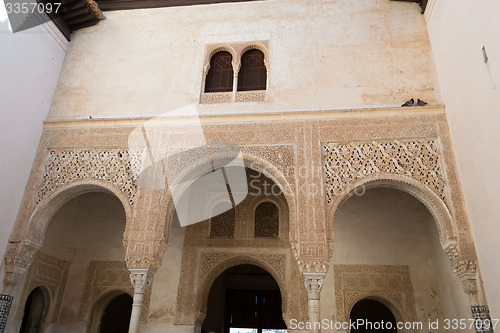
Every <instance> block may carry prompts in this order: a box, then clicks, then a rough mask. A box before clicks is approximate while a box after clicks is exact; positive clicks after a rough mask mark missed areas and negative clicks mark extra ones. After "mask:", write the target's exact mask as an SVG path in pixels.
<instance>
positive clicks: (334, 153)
mask: <svg viewBox="0 0 500 333" xmlns="http://www.w3.org/2000/svg"><path fill="white" fill-rule="evenodd" d="M323 154H324V161H323V164H324V168H325V176H326V188H325V189H326V198H327V203H328V204H330V203H331V202H332V201H334V199H335V197H336V196H338V195H340V194H341V193H342V192H343V191H344V190H345V189H346V187H347V185H349V184H351V183H354V182H355V181H357V180H359V179H362V178H364V177H367V176H369V175H373V174H376V173H379V172H380V173H393V174H398V175H402V176H407V177H410V178H413V179H415V180H417V181H419V182H420V183H422V184H423V185H425V186H427V187H428V188H430V189H431V190H432V191H433V192H435V193H436V194H437V195H438V196H439V197H440V198H441V199H443V200H444V199H445V196H446V189H445V185H446V181H445V179H444V175H443V167H442V165H441V164H442V163H441V160H442V154H441V149H440V147H439V142H438V140H437V139H411V140H387V141H371V142H351V143H326V144H324V145H323Z"/></svg>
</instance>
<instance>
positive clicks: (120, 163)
mask: <svg viewBox="0 0 500 333" xmlns="http://www.w3.org/2000/svg"><path fill="white" fill-rule="evenodd" d="M141 155H142V153H141V152H134V153H131V152H129V151H127V150H125V149H109V150H102V149H97V150H69V149H68V150H51V151H49V154H48V156H47V159H46V161H45V165H44V168H43V179H42V183H41V185H40V187H39V188H38V191H37V201H36V203H37V204H38V203H40V201H42V200H43V199H44V198H46V197H47V196H48V195H49V193H51V192H53V191H54V190H56V189H57V188H59V187H61V186H62V185H64V184H66V183H69V182H70V181H74V180H78V179H88V178H92V179H100V180H103V181H106V182H108V183H111V184H113V185H114V186H116V187H117V188H118V189H120V190H121V191H122V192H123V193H124V194H125V195H126V196H127V197H128V199H129V202H130V204H131V205H133V204H134V200H135V195H136V191H137V185H136V184H135V181H134V180H135V177H134V174H133V170H140V166H141V162H142V159H141Z"/></svg>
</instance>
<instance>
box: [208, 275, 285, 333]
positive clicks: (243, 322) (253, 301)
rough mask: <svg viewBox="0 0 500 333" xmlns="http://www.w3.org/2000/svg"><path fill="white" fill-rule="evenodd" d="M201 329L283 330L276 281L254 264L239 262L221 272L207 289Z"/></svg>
mask: <svg viewBox="0 0 500 333" xmlns="http://www.w3.org/2000/svg"><path fill="white" fill-rule="evenodd" d="M202 332H204V333H210V332H214V333H279V332H286V324H285V322H284V321H283V311H282V308H281V292H280V288H279V286H278V283H277V282H276V280H275V279H274V278H273V276H272V275H271V274H269V273H268V272H267V271H266V270H264V269H262V268H260V267H258V266H255V265H238V266H234V267H231V268H229V269H227V270H226V271H224V272H223V273H222V274H221V275H219V276H218V277H217V279H215V281H214V283H213V284H212V286H211V288H210V293H209V296H208V306H207V316H206V317H205V320H204V322H203V325H202Z"/></svg>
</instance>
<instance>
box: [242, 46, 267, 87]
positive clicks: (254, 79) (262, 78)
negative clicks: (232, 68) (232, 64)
mask: <svg viewBox="0 0 500 333" xmlns="http://www.w3.org/2000/svg"><path fill="white" fill-rule="evenodd" d="M266 81H267V70H266V65H265V63H264V53H262V51H260V50H257V49H251V50H248V51H247V52H245V53H244V54H243V56H242V57H241V68H240V72H239V75H238V91H249V90H266V84H267V82H266Z"/></svg>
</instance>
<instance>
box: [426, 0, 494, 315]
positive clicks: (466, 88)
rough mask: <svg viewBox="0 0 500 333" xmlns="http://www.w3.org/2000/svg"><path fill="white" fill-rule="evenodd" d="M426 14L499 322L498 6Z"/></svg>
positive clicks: (445, 2) (450, 1)
mask: <svg viewBox="0 0 500 333" xmlns="http://www.w3.org/2000/svg"><path fill="white" fill-rule="evenodd" d="M425 16H426V20H427V26H428V31H429V38H430V41H431V45H432V51H433V55H434V59H435V63H436V69H437V74H438V78H439V83H440V90H441V93H442V98H443V101H444V103H445V104H446V113H447V118H448V123H449V126H450V131H451V138H452V142H453V146H454V149H455V154H456V159H457V165H458V171H459V176H460V179H461V182H462V186H463V190H464V193H465V201H466V206H467V212H468V214H469V219H470V223H471V225H472V231H473V235H474V240H475V244H476V249H477V251H478V256H479V263H480V266H481V273H482V275H483V279H484V283H485V288H486V293H487V295H488V302H489V305H490V310H491V314H492V318H499V317H500V288H499V287H498V277H499V276H500V259H499V257H498V254H499V253H500V247H499V242H498V239H499V237H500V223H499V214H498V207H500V195H499V192H498V191H499V186H500V173H499V169H500V154H498V147H497V145H498V143H499V142H500V131H499V129H498V126H499V124H500V106H499V101H500V43H499V40H500V23H499V22H500V21H499V18H500V2H498V1H497V0H483V1H475V2H473V3H471V2H470V1H464V0H435V1H430V2H429V4H428V7H427V9H426V13H425ZM483 47H484V48H485V50H486V53H487V55H488V61H487V62H486V63H485V61H484V58H483V52H482V48H483Z"/></svg>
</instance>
